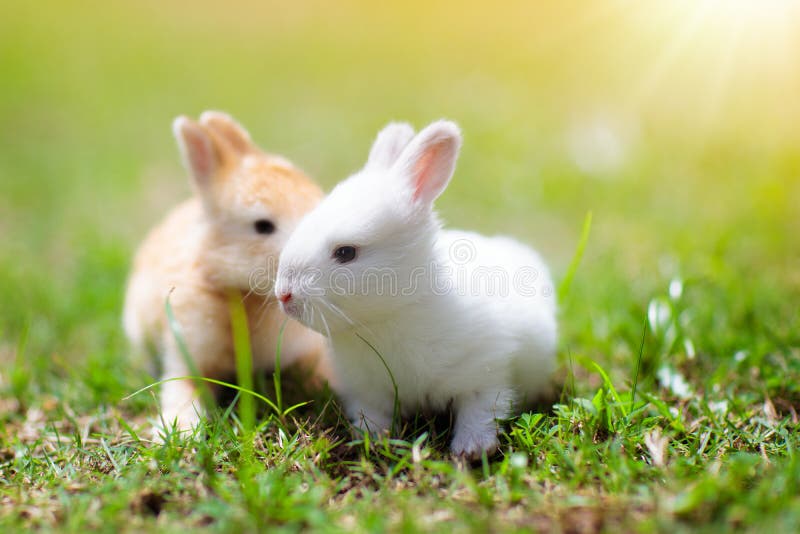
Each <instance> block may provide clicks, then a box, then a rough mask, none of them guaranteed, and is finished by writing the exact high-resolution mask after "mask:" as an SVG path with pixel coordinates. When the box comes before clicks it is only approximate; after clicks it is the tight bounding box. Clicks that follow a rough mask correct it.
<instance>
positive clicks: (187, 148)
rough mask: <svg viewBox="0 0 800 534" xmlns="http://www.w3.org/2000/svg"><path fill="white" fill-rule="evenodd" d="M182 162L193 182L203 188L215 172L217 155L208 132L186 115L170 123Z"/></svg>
mask: <svg viewBox="0 0 800 534" xmlns="http://www.w3.org/2000/svg"><path fill="white" fill-rule="evenodd" d="M172 132H173V133H174V134H175V139H177V141H178V147H179V148H180V151H181V156H183V163H184V165H185V166H186V169H187V170H188V171H189V174H190V175H191V176H192V179H193V180H194V182H195V184H196V185H197V186H198V188H200V189H205V188H207V187H208V186H209V185H210V184H211V180H212V179H213V177H214V175H215V174H216V172H217V156H216V154H215V152H214V143H213V141H212V140H211V137H210V136H209V135H208V132H206V130H205V129H204V128H203V127H202V126H200V125H199V124H197V123H196V122H194V121H193V120H191V119H190V118H188V117H184V116H180V117H178V118H177V119H175V120H174V121H173V123H172Z"/></svg>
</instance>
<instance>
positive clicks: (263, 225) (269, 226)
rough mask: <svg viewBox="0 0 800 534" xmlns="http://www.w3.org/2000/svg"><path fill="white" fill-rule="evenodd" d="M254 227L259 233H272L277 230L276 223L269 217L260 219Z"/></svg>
mask: <svg viewBox="0 0 800 534" xmlns="http://www.w3.org/2000/svg"><path fill="white" fill-rule="evenodd" d="M253 228H255V229H256V232H258V233H259V234H271V233H272V232H274V231H275V224H274V223H273V222H272V221H269V220H267V219H259V220H257V221H256V222H254V223H253Z"/></svg>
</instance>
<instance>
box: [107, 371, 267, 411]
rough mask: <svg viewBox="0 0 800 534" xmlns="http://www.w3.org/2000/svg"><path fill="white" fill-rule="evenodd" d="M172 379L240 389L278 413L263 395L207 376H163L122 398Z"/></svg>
mask: <svg viewBox="0 0 800 534" xmlns="http://www.w3.org/2000/svg"><path fill="white" fill-rule="evenodd" d="M173 380H200V381H204V382H208V383H210V384H216V385H218V386H223V387H226V388H231V389H233V390H236V391H241V392H242V393H247V394H248V395H250V396H253V397H255V398H257V399H258V400H260V401H262V402H263V403H264V404H266V405H267V406H269V407H270V408H271V409H272V410H273V411H274V412H275V413H276V414H278V413H280V412H279V411H278V407H277V406H276V405H275V403H274V402H272V401H271V400H269V399H268V398H267V397H265V396H264V395H261V394H259V393H256V392H255V391H253V390H250V389H245V388H243V387H241V386H238V385H236V384H231V383H230V382H225V381H222V380H217V379H215V378H208V377H207V376H177V377H174V378H165V379H164V380H159V381H158V382H153V383H152V384H148V385H146V386H145V387H143V388H140V389H137V390H136V391H134V392H133V393H131V394H130V395H126V396H125V397H123V398H122V400H123V401H126V400H129V399H132V398H133V397H135V396H136V395H139V394H140V393H144V392H145V391H148V390H150V389H153V388H156V387H158V386H160V385H161V384H165V383H167V382H172V381H173Z"/></svg>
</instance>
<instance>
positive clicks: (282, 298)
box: [278, 292, 292, 304]
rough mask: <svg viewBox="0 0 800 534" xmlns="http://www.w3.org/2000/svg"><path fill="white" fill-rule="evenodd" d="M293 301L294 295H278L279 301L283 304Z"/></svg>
mask: <svg viewBox="0 0 800 534" xmlns="http://www.w3.org/2000/svg"><path fill="white" fill-rule="evenodd" d="M291 299H292V294H291V293H288V292H287V293H281V294H280V295H278V300H279V301H281V302H283V303H284V304H286V303H287V302H289V301H290V300H291Z"/></svg>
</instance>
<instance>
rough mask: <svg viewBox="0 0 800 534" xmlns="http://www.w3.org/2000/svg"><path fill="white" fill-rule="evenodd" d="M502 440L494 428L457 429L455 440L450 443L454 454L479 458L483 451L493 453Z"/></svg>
mask: <svg viewBox="0 0 800 534" xmlns="http://www.w3.org/2000/svg"><path fill="white" fill-rule="evenodd" d="M499 445H500V442H499V441H498V439H497V432H496V431H495V429H494V428H492V429H490V430H481V431H475V430H467V429H464V430H461V431H458V430H457V431H456V435H455V437H453V442H452V443H451V444H450V452H452V453H453V455H454V456H458V457H462V458H466V459H468V460H477V459H479V458H480V457H481V454H482V453H483V451H486V453H487V454H489V455H491V454H492V453H493V452H494V451H496V450H497V447H498V446H499Z"/></svg>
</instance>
